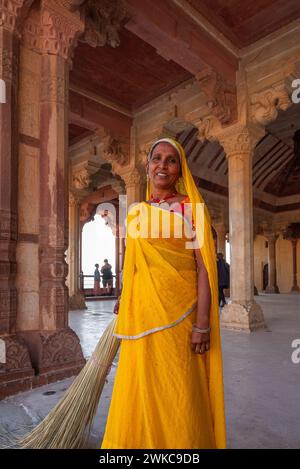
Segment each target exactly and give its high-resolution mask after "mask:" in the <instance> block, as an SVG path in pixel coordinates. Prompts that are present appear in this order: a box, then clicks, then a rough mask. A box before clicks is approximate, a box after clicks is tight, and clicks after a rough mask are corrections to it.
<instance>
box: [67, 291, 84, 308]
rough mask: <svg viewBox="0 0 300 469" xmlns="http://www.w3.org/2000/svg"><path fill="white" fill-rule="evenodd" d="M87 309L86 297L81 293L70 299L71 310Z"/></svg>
mask: <svg viewBox="0 0 300 469" xmlns="http://www.w3.org/2000/svg"><path fill="white" fill-rule="evenodd" d="M75 309H87V305H86V304H85V299H84V296H83V295H82V294H81V293H75V294H74V295H72V296H70V298H69V310H71V311H72V310H75Z"/></svg>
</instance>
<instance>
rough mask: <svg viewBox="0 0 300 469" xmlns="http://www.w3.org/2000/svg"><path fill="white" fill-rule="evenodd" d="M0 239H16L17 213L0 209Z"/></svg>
mask: <svg viewBox="0 0 300 469" xmlns="http://www.w3.org/2000/svg"><path fill="white" fill-rule="evenodd" d="M0 239H7V240H9V239H11V240H14V241H15V240H16V239H17V214H16V213H12V212H10V211H8V210H0Z"/></svg>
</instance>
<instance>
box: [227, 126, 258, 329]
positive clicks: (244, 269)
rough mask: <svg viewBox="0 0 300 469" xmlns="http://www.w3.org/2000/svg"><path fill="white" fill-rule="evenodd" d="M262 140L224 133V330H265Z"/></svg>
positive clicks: (242, 132) (248, 133) (251, 133)
mask: <svg viewBox="0 0 300 469" xmlns="http://www.w3.org/2000/svg"><path fill="white" fill-rule="evenodd" d="M260 137H261V135H260V134H258V135H257V134H256V131H255V130H252V129H251V128H247V127H242V126H233V127H229V128H227V129H226V130H224V131H223V132H222V135H221V136H220V143H221V144H222V145H223V148H224V150H225V152H226V155H227V158H228V170H229V236H230V297H231V303H230V304H228V305H226V306H225V307H224V308H223V310H222V316H221V321H222V324H223V325H224V326H225V327H229V328H234V329H243V330H247V331H252V330H255V329H259V328H261V327H264V316H263V313H262V310H261V307H260V306H259V305H258V304H257V303H256V302H255V301H254V295H253V292H254V274H253V272H254V266H253V195H252V152H253V150H254V146H255V143H256V142H257V141H258V140H259V138H260Z"/></svg>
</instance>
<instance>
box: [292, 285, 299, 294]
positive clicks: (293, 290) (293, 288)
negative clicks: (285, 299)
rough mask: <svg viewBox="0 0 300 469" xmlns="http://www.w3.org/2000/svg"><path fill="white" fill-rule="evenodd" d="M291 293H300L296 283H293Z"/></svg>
mask: <svg viewBox="0 0 300 469" xmlns="http://www.w3.org/2000/svg"><path fill="white" fill-rule="evenodd" d="M291 293H300V288H299V287H298V285H294V286H293V287H292V289H291Z"/></svg>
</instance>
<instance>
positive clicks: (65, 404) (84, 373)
mask: <svg viewBox="0 0 300 469" xmlns="http://www.w3.org/2000/svg"><path fill="white" fill-rule="evenodd" d="M115 321H116V319H113V320H112V321H111V322H110V324H109V325H108V326H107V328H106V329H105V331H104V333H103V335H102V336H101V338H100V340H99V342H98V344H97V346H96V348H95V350H94V352H93V354H92V356H91V358H90V359H89V360H88V362H87V363H86V365H85V366H84V368H83V369H82V370H81V372H80V373H79V375H78V376H77V377H76V378H75V380H74V381H73V383H72V384H71V386H70V387H69V389H68V390H67V391H66V393H65V394H64V396H63V397H62V399H61V400H60V401H59V402H58V403H57V404H56V406H55V407H54V408H53V409H52V410H51V411H50V412H49V414H48V415H47V416H46V417H45V418H44V420H43V421H42V422H41V423H40V424H39V425H38V426H37V427H36V428H34V430H32V432H30V433H29V434H28V435H26V436H25V437H24V438H22V439H21V440H20V441H19V445H20V446H21V448H34V449H45V448H50V449H75V448H82V447H83V445H84V443H85V441H86V439H87V438H88V436H89V432H90V429H91V425H92V422H93V418H94V416H95V413H96V410H97V406H98V403H99V400H100V396H101V393H102V390H103V387H104V384H105V379H106V376H107V374H108V372H109V369H110V367H111V365H112V362H113V360H114V358H115V356H116V354H117V351H118V348H119V344H120V340H119V339H117V338H116V337H115V336H113V330H114V326H115Z"/></svg>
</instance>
